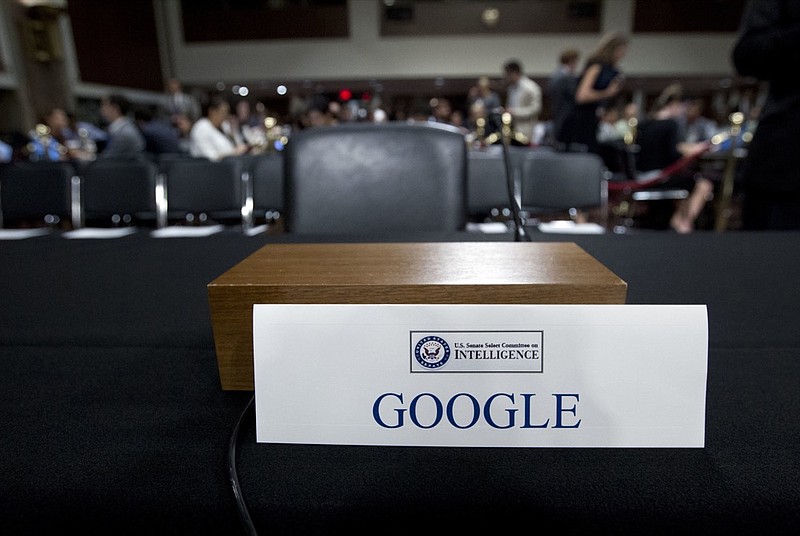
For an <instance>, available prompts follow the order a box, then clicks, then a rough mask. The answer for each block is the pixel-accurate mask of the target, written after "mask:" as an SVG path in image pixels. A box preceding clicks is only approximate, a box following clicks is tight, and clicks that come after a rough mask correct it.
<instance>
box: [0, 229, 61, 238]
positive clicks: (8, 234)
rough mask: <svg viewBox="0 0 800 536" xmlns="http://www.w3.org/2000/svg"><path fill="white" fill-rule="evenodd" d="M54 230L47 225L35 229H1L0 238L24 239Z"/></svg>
mask: <svg viewBox="0 0 800 536" xmlns="http://www.w3.org/2000/svg"><path fill="white" fill-rule="evenodd" d="M52 232H53V231H52V230H51V229H49V228H47V227H37V228H35V229H0V240H22V239H24V238H32V237H34V236H43V235H46V234H50V233H52Z"/></svg>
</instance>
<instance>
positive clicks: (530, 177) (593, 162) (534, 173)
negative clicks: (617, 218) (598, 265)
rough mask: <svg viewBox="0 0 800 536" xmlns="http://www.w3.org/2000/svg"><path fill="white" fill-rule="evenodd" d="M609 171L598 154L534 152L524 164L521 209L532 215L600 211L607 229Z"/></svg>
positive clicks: (521, 183) (522, 169)
mask: <svg viewBox="0 0 800 536" xmlns="http://www.w3.org/2000/svg"><path fill="white" fill-rule="evenodd" d="M607 171H608V170H607V168H606V166H605V164H604V162H603V159H602V158H601V157H600V156H599V155H597V154H595V153H566V152H557V151H531V152H530V153H529V154H527V155H526V156H525V158H523V159H522V163H521V171H520V198H521V200H522V203H521V206H522V209H523V210H525V211H528V212H530V213H537V212H539V213H542V212H561V211H573V209H574V210H580V209H592V208H594V209H599V210H600V217H601V219H602V221H603V225H604V226H605V224H606V223H607V222H606V218H607V212H608V206H607V204H608V176H607Z"/></svg>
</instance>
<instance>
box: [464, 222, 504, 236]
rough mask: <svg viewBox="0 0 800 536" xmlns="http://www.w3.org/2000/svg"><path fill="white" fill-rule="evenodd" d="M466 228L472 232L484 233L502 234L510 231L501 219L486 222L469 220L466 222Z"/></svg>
mask: <svg viewBox="0 0 800 536" xmlns="http://www.w3.org/2000/svg"><path fill="white" fill-rule="evenodd" d="M466 229H467V231H470V232H473V233H485V234H504V233H508V232H510V230H509V228H508V225H506V224H505V223H503V222H501V221H492V222H486V223H474V222H470V223H468V224H467V227H466Z"/></svg>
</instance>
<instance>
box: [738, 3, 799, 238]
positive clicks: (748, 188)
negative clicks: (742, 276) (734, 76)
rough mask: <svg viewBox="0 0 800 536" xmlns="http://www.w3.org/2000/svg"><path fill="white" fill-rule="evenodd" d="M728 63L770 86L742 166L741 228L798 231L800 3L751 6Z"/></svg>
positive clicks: (743, 73) (749, 5) (753, 4)
mask: <svg viewBox="0 0 800 536" xmlns="http://www.w3.org/2000/svg"><path fill="white" fill-rule="evenodd" d="M732 59H733V63H734V66H735V68H736V70H737V72H738V73H739V74H740V75H743V76H751V77H754V78H757V79H759V80H762V81H766V82H768V84H769V88H768V93H767V98H766V101H765V103H764V105H763V107H762V109H761V113H760V115H759V117H758V124H757V125H756V126H755V130H754V132H753V137H752V139H751V141H750V143H749V147H748V150H747V157H746V159H745V161H744V163H743V167H742V181H743V185H744V197H743V207H742V209H743V210H742V225H743V228H744V229H747V230H766V229H780V230H786V229H800V171H798V170H800V129H799V128H798V125H800V86H799V85H798V84H797V82H796V81H795V80H794V77H793V71H794V66H796V65H798V64H800V2H797V1H795V0H758V1H751V2H749V3H748V4H747V6H746V9H745V14H744V16H743V18H742V23H741V28H740V31H739V36H738V38H737V41H736V43H735V45H734V48H733V51H732Z"/></svg>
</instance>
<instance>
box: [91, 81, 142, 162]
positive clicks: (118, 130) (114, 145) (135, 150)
mask: <svg viewBox="0 0 800 536" xmlns="http://www.w3.org/2000/svg"><path fill="white" fill-rule="evenodd" d="M130 111H131V103H130V101H129V100H128V99H127V98H125V97H124V96H122V95H118V94H111V95H108V96H105V97H103V98H102V99H101V100H100V115H101V116H102V117H103V119H104V120H105V121H106V122H107V123H108V143H107V144H106V146H105V147H104V148H103V150H102V151H100V153H99V154H98V158H111V157H129V156H138V155H141V154H144V150H145V145H146V144H145V140H144V136H143V135H142V133H141V131H140V130H139V127H137V126H136V124H135V123H134V122H133V121H132V120H131V119H130V117H128V114H129V113H130Z"/></svg>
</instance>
